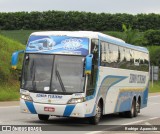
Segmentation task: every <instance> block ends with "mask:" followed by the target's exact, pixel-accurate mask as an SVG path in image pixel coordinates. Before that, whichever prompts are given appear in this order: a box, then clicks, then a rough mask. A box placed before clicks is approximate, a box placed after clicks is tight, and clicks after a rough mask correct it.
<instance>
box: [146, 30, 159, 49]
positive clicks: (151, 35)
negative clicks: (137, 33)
mask: <svg viewBox="0 0 160 134" xmlns="http://www.w3.org/2000/svg"><path fill="white" fill-rule="evenodd" d="M144 39H145V40H146V42H145V43H144V45H146V46H150V45H156V46H160V30H148V31H146V32H145V33H144Z"/></svg>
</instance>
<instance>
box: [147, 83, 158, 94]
mask: <svg viewBox="0 0 160 134" xmlns="http://www.w3.org/2000/svg"><path fill="white" fill-rule="evenodd" d="M149 92H150V93H156V92H160V81H157V82H154V83H153V87H152V83H151V82H150V85H149Z"/></svg>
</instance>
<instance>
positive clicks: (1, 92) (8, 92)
mask: <svg viewBox="0 0 160 134" xmlns="http://www.w3.org/2000/svg"><path fill="white" fill-rule="evenodd" d="M19 98H20V95H19V86H18V84H14V85H8V84H2V83H1V84H0V101H15V100H19Z"/></svg>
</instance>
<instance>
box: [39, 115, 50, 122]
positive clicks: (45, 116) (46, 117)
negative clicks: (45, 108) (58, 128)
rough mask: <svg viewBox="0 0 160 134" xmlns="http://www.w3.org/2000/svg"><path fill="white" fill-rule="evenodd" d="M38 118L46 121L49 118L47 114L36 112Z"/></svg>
mask: <svg viewBox="0 0 160 134" xmlns="http://www.w3.org/2000/svg"><path fill="white" fill-rule="evenodd" d="M38 118H39V120H42V121H47V120H48V119H49V115H43V114H38Z"/></svg>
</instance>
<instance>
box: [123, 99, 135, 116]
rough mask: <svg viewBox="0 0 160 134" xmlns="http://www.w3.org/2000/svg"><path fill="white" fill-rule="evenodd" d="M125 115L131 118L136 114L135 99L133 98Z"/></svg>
mask: <svg viewBox="0 0 160 134" xmlns="http://www.w3.org/2000/svg"><path fill="white" fill-rule="evenodd" d="M125 115H126V117H128V118H133V117H136V116H137V110H136V101H135V100H134V99H133V101H132V106H131V110H130V111H127V112H126V113H125Z"/></svg>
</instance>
